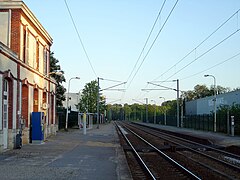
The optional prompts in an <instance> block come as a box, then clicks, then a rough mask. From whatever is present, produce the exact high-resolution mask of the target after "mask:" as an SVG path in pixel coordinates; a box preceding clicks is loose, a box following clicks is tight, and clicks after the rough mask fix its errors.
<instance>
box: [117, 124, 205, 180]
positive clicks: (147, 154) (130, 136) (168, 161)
mask: <svg viewBox="0 0 240 180" xmlns="http://www.w3.org/2000/svg"><path fill="white" fill-rule="evenodd" d="M116 126H117V128H118V130H119V132H120V133H121V134H122V136H123V137H124V139H125V141H126V143H127V144H128V146H129V147H130V149H131V150H128V152H127V157H128V158H129V159H131V160H130V161H131V163H130V167H132V168H133V169H134V170H133V169H132V175H133V178H134V179H149V178H151V179H162V178H164V179H175V178H176V177H177V178H178V179H200V178H199V177H197V176H196V175H195V174H194V173H192V172H191V171H189V170H188V169H187V168H185V167H184V166H182V165H181V164H179V163H178V162H176V161H175V160H174V159H172V158H171V157H169V156H168V155H167V154H165V153H164V152H163V151H161V150H160V149H158V148H157V147H155V146H154V145H153V144H151V143H150V142H148V141H147V140H145V139H144V138H143V137H141V136H140V135H138V134H137V133H135V132H134V131H132V130H131V129H129V128H127V127H126V126H124V127H123V125H119V124H117V125H116ZM136 162H138V163H136ZM132 164H133V165H132Z"/></svg>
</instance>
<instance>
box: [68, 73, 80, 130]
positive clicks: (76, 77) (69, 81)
mask: <svg viewBox="0 0 240 180" xmlns="http://www.w3.org/2000/svg"><path fill="white" fill-rule="evenodd" d="M72 79H80V77H72V78H70V79H69V81H68V93H67V103H66V109H67V111H66V124H65V130H66V131H67V129H68V101H69V90H70V81H71V80H72Z"/></svg>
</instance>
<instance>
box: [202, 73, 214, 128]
mask: <svg viewBox="0 0 240 180" xmlns="http://www.w3.org/2000/svg"><path fill="white" fill-rule="evenodd" d="M204 77H212V78H213V80H214V89H213V90H214V99H213V103H214V125H213V130H214V132H216V131H217V107H216V101H217V91H216V78H215V76H213V75H210V74H205V75H204Z"/></svg>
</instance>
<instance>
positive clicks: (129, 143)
mask: <svg viewBox="0 0 240 180" xmlns="http://www.w3.org/2000/svg"><path fill="white" fill-rule="evenodd" d="M116 126H117V128H118V129H119V131H120V132H121V134H122V135H123V137H124V139H125V140H126V141H127V143H128V145H129V146H130V147H131V148H132V150H133V152H134V154H135V156H137V158H138V160H139V161H140V162H141V165H142V166H143V167H144V169H145V170H146V171H147V173H148V174H149V175H150V176H151V178H152V179H154V180H156V177H155V176H154V175H153V173H152V172H151V170H150V169H149V168H148V167H147V165H146V164H145V162H144V161H143V159H142V158H141V157H140V155H139V154H138V153H137V151H136V149H135V148H134V147H133V145H132V143H131V142H130V141H129V139H128V138H127V136H126V135H125V134H124V133H123V132H122V129H121V128H120V127H119V125H118V124H117V123H116Z"/></svg>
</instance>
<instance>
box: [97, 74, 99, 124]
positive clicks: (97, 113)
mask: <svg viewBox="0 0 240 180" xmlns="http://www.w3.org/2000/svg"><path fill="white" fill-rule="evenodd" d="M97 87H98V91H97V124H98V125H97V128H99V77H98V78H97Z"/></svg>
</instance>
